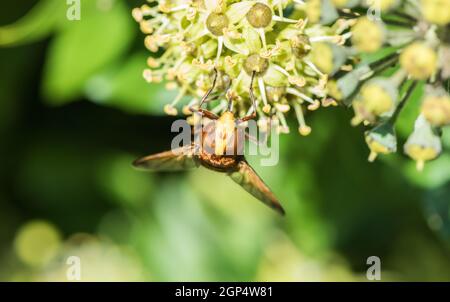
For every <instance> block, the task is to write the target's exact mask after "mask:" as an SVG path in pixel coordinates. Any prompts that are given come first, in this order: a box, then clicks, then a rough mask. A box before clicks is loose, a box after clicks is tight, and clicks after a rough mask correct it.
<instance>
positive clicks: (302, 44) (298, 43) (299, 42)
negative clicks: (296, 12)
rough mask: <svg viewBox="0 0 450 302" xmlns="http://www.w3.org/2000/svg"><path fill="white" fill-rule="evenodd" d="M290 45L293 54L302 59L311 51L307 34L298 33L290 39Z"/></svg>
mask: <svg viewBox="0 0 450 302" xmlns="http://www.w3.org/2000/svg"><path fill="white" fill-rule="evenodd" d="M291 47H292V53H293V54H294V56H296V57H297V58H298V59H302V58H304V57H305V56H306V55H307V54H308V53H309V52H310V51H311V42H310V40H309V37H308V36H307V35H305V34H300V35H297V36H294V37H293V38H292V39H291Z"/></svg>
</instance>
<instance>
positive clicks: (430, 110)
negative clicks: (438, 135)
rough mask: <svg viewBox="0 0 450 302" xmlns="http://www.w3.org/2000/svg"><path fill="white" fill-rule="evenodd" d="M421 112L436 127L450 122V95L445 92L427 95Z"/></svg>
mask: <svg viewBox="0 0 450 302" xmlns="http://www.w3.org/2000/svg"><path fill="white" fill-rule="evenodd" d="M421 112H422V114H423V116H424V117H425V118H426V119H427V121H428V122H429V123H430V124H431V125H432V126H435V127H442V126H446V125H449V124H450V96H449V95H448V94H447V93H445V91H444V92H443V93H440V94H434V95H427V96H426V97H425V99H424V100H423V103H422V107H421Z"/></svg>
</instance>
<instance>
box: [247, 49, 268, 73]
mask: <svg viewBox="0 0 450 302" xmlns="http://www.w3.org/2000/svg"><path fill="white" fill-rule="evenodd" d="M267 68H269V61H268V60H267V59H264V58H262V57H261V56H260V55H259V54H257V53H254V54H252V55H250V56H248V57H247V58H246V59H245V61H244V70H245V72H246V73H247V74H248V75H249V76H251V75H252V74H253V72H255V73H256V75H257V76H261V75H263V74H264V73H265V72H266V71H267Z"/></svg>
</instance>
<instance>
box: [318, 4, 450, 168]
mask: <svg viewBox="0 0 450 302" xmlns="http://www.w3.org/2000/svg"><path fill="white" fill-rule="evenodd" d="M325 2H326V1H325ZM330 3H331V4H332V7H333V9H332V10H334V11H335V12H336V13H337V15H339V18H344V19H345V20H352V25H351V27H350V29H349V32H350V34H351V38H350V43H349V44H348V47H349V49H351V50H350V51H349V53H351V54H352V55H351V56H352V57H353V58H354V60H355V62H354V63H353V64H352V70H351V71H349V72H346V73H340V74H338V75H336V76H335V77H334V78H333V79H332V80H330V82H329V85H328V92H327V93H328V94H329V95H330V96H332V97H333V98H334V99H335V100H337V101H338V102H340V103H342V104H345V105H349V106H352V108H353V110H354V118H353V119H352V124H353V125H355V126H356V125H358V124H360V123H363V124H364V125H366V126H368V127H370V129H369V130H368V131H366V132H365V140H366V143H367V145H368V147H369V149H370V155H369V161H373V160H375V158H376V157H377V155H378V154H389V153H392V152H396V151H397V137H396V133H395V123H396V121H397V119H399V118H400V119H401V118H402V117H401V111H402V109H403V107H404V106H405V105H406V103H407V102H408V101H409V100H410V99H411V98H412V96H413V95H417V94H418V93H420V92H421V93H422V95H421V100H420V105H419V106H420V108H417V112H418V115H417V119H416V121H415V124H414V130H413V132H412V133H411V134H410V136H409V137H408V139H407V141H406V143H405V144H404V146H403V151H404V153H405V154H406V155H408V156H409V157H411V158H412V159H413V160H415V161H416V163H417V169H418V170H422V169H423V167H424V163H425V162H426V161H429V160H432V159H435V158H436V157H437V156H438V155H439V154H440V153H441V149H442V147H441V139H440V135H441V133H442V127H445V126H447V125H449V124H450V96H449V92H448V89H449V87H450V82H449V77H450V0H370V1H364V0H362V1H359V0H332V1H331V2H330ZM328 10H329V9H328ZM327 14H329V11H328V12H327ZM364 57H366V58H367V57H372V58H373V59H372V60H371V61H370V62H367V60H366V62H363V63H359V62H360V60H361V58H364Z"/></svg>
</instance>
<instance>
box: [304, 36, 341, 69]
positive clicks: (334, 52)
mask: <svg viewBox="0 0 450 302" xmlns="http://www.w3.org/2000/svg"><path fill="white" fill-rule="evenodd" d="M310 56H311V61H312V62H313V63H314V65H316V66H317V68H319V69H320V71H322V72H323V73H326V74H334V73H335V72H336V71H338V70H339V68H340V67H341V66H342V65H343V64H344V63H345V61H346V60H347V51H346V50H345V48H344V47H342V46H338V45H335V44H332V43H323V42H320V43H314V47H313V49H312V51H311V54H310Z"/></svg>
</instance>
